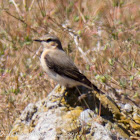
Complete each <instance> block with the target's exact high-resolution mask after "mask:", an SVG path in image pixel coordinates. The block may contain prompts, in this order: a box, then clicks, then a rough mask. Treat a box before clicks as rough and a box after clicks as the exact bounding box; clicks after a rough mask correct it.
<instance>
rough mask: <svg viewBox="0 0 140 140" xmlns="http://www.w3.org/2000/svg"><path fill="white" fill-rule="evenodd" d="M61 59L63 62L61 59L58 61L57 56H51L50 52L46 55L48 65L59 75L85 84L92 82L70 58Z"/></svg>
mask: <svg viewBox="0 0 140 140" xmlns="http://www.w3.org/2000/svg"><path fill="white" fill-rule="evenodd" d="M61 60H62V62H61V61H60V60H59V61H58V60H57V59H56V57H53V58H51V56H50V55H49V54H46V55H45V61H46V63H47V66H48V67H49V68H50V69H51V70H53V71H54V72H56V73H58V74H59V75H61V76H65V77H69V78H71V79H74V80H75V81H78V82H81V83H84V84H88V83H89V82H90V81H89V80H88V79H87V78H86V77H85V76H84V75H83V74H82V73H80V72H79V70H78V69H77V67H76V66H75V65H74V64H73V63H72V61H71V60H70V59H68V58H65V59H61ZM87 82H88V83H87Z"/></svg>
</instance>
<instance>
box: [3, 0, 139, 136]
mask: <svg viewBox="0 0 140 140" xmlns="http://www.w3.org/2000/svg"><path fill="white" fill-rule="evenodd" d="M139 5H140V3H139V0H131V1H130V0H125V1H124V2H123V1H121V0H119V1H118V0H104V1H103V0H83V1H82V0H78V1H77V0H67V1H66V0H61V1H56V0H15V1H14V0H11V1H10V2H9V1H8V0H0V137H1V138H4V137H5V136H6V135H7V134H8V133H9V131H10V129H11V127H12V124H13V122H14V121H15V119H16V118H17V117H18V116H19V115H20V113H21V111H22V110H23V109H24V108H25V106H26V105H27V104H28V103H30V102H36V101H38V100H41V99H43V98H44V97H46V96H47V94H48V93H49V92H50V91H51V90H52V89H53V88H54V86H55V83H53V81H50V80H48V78H47V76H46V74H45V73H43V71H42V69H41V68H40V62H39V57H38V55H36V54H35V53H36V51H37V50H38V48H39V47H38V45H39V44H37V43H33V42H32V38H38V37H39V36H42V35H44V34H46V33H48V32H49V33H54V34H56V35H57V36H58V37H59V38H60V39H61V41H62V44H63V46H64V49H65V51H66V52H67V53H68V54H69V55H70V56H71V57H72V58H73V60H74V62H75V63H76V64H77V66H78V67H79V68H80V69H81V70H83V73H84V74H85V75H86V76H87V77H88V78H89V79H91V81H92V82H93V83H95V84H96V85H98V86H99V87H101V86H100V85H106V86H107V87H110V88H114V89H116V90H117V91H118V94H119V95H123V96H126V97H129V98H131V99H132V100H134V101H135V102H136V103H137V104H138V103H139V102H140V99H139V97H140V95H139V93H140V38H139V37H140V25H139V23H140V18H139V17H140V9H139ZM72 36H73V37H74V38H75V41H74V38H73V37H72ZM76 36H79V38H76ZM76 43H78V46H77V45H76ZM97 83H98V84H97ZM101 88H102V89H103V90H106V89H105V88H104V87H101Z"/></svg>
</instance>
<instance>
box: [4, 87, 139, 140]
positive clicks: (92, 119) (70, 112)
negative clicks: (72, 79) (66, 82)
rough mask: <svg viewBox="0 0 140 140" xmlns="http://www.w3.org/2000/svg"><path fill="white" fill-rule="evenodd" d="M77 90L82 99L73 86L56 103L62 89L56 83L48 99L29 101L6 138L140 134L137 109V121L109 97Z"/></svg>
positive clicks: (103, 138) (108, 138) (105, 139)
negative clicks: (131, 118)
mask: <svg viewBox="0 0 140 140" xmlns="http://www.w3.org/2000/svg"><path fill="white" fill-rule="evenodd" d="M79 90H80V92H81V94H84V96H83V97H84V98H79V93H78V92H77V90H76V89H72V90H70V91H68V92H67V93H66V95H65V96H64V97H63V98H62V100H61V103H60V104H59V102H60V99H61V96H62V95H63V92H64V91H65V88H64V87H60V86H59V85H58V86H56V88H55V89H54V90H53V91H52V92H51V93H50V94H49V95H48V97H47V98H45V99H43V100H41V101H38V102H37V103H35V104H29V105H28V106H27V107H26V108H25V110H24V111H23V113H22V114H21V116H20V117H19V118H18V119H17V120H16V121H15V123H14V124H13V129H12V130H11V132H10V134H9V135H8V136H7V138H6V140H12V139H18V140H57V139H59V140H65V139H85V138H86V139H91V140H92V139H96V140H115V139H120V140H125V139H129V138H130V137H132V136H133V137H134V136H135V137H138V136H139V119H138V117H137V116H139V115H137V114H138V110H137V109H135V110H137V112H135V115H133V118H136V120H137V123H136V122H135V120H130V119H129V117H127V114H126V115H123V113H122V110H120V109H119V107H118V106H117V104H116V103H114V102H113V101H112V99H110V98H109V97H108V96H106V95H100V94H99V93H95V92H94V91H93V92H92V91H89V90H88V89H86V88H83V87H79ZM85 95H86V96H85ZM79 99H80V100H79ZM98 106H100V107H99V109H98V110H96V108H97V107H98ZM133 110H134V109H133ZM127 113H128V112H127ZM98 114H100V115H98ZM124 120H125V123H124ZM132 121H133V123H132ZM126 122H127V124H129V127H134V128H133V129H135V132H137V133H136V134H135V135H133V131H132V130H131V132H132V134H131V133H129V131H128V130H127V127H125V125H124V124H126ZM137 129H138V130H137Z"/></svg>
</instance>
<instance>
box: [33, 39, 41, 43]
mask: <svg viewBox="0 0 140 140" xmlns="http://www.w3.org/2000/svg"><path fill="white" fill-rule="evenodd" d="M33 41H36V42H42V40H39V39H33Z"/></svg>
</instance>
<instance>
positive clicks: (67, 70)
mask: <svg viewBox="0 0 140 140" xmlns="http://www.w3.org/2000/svg"><path fill="white" fill-rule="evenodd" d="M34 41H38V42H40V43H41V44H42V46H43V52H42V54H41V58H40V61H41V65H42V67H43V69H44V71H45V72H46V73H47V75H48V76H49V77H50V78H51V79H53V80H54V81H56V82H57V83H59V84H60V85H62V86H65V87H67V88H72V87H76V86H80V85H82V86H85V87H87V88H89V89H94V90H96V91H99V89H98V88H97V87H96V86H95V85H93V84H92V83H91V82H90V81H89V80H88V79H87V78H86V77H85V76H84V75H83V74H82V73H81V72H79V70H78V68H77V67H76V66H75V64H74V63H73V61H72V60H71V59H70V57H69V56H68V55H67V54H66V53H65V51H64V50H63V48H62V45H61V42H60V40H59V39H58V38H57V37H56V36H52V35H45V36H43V37H42V38H40V39H35V40H34Z"/></svg>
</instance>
